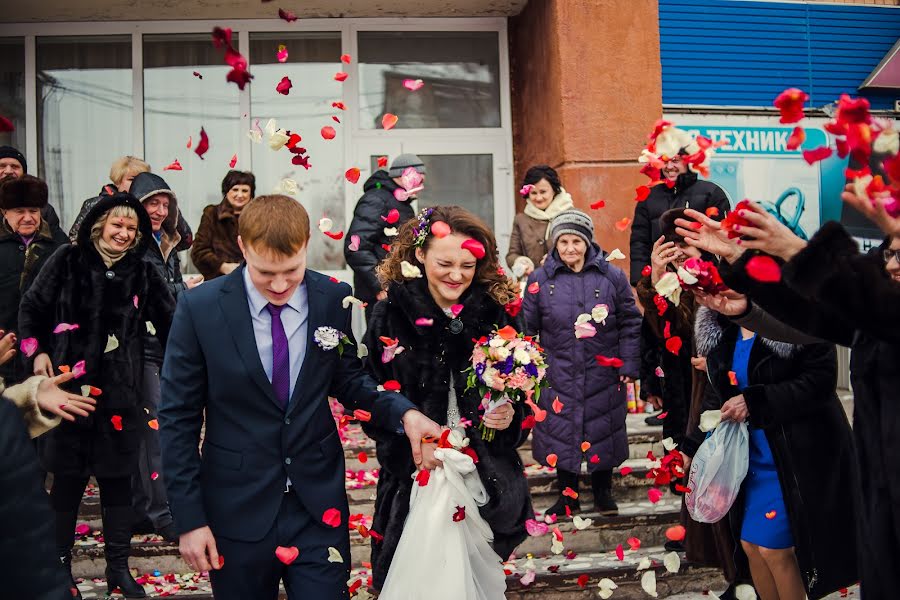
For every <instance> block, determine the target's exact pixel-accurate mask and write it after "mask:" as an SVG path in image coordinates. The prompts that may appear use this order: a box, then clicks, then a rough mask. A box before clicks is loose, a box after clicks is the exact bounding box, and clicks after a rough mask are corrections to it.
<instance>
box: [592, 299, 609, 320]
mask: <svg viewBox="0 0 900 600" xmlns="http://www.w3.org/2000/svg"><path fill="white" fill-rule="evenodd" d="M608 316H609V306H607V305H606V304H597V305H596V306H594V308H592V309H591V318H592V319H593V320H594V321H595V322H596V323H600V324H601V325H605V324H606V317H608Z"/></svg>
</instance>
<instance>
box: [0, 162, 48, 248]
mask: <svg viewBox="0 0 900 600" xmlns="http://www.w3.org/2000/svg"><path fill="white" fill-rule="evenodd" d="M27 172H28V162H27V161H26V160H25V155H24V154H22V153H21V152H19V151H18V150H17V149H15V148H13V147H12V146H0V183H2V182H4V181H8V180H10V179H18V178H19V177H21V176H22V175H24V174H25V173H27ZM41 218H42V219H43V220H44V221H45V222H46V223H47V224H48V225H50V229H51V230H52V231H53V233H54V234H56V232H57V231H61V229H60V226H59V216H57V214H56V211H55V210H54V209H53V205H51V204H50V203H49V202H45V203H44V208H42V209H41Z"/></svg>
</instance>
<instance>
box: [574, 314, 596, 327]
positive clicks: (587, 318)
mask: <svg viewBox="0 0 900 600" xmlns="http://www.w3.org/2000/svg"><path fill="white" fill-rule="evenodd" d="M592 318H593V317H592V316H591V315H589V314H587V313H581V314H580V315H578V318H576V319H575V325H576V326H578V325H581V324H582V323H587V322H588V321H590V320H591V319H592Z"/></svg>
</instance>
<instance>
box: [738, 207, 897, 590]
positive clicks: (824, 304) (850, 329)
mask: <svg viewBox="0 0 900 600" xmlns="http://www.w3.org/2000/svg"><path fill="white" fill-rule="evenodd" d="M750 258H751V253H750V252H747V253H745V254H744V256H742V257H741V259H740V260H738V261H737V262H736V263H735V264H734V265H731V266H730V267H729V266H723V268H722V269H720V273H721V274H722V277H723V279H725V282H726V283H727V284H728V285H729V286H730V287H732V288H733V289H736V290H738V291H741V292H744V293H747V294H748V295H749V296H750V297H751V299H752V300H753V302H754V303H756V304H758V305H760V306H761V307H762V308H763V309H765V310H766V311H767V312H769V313H771V314H772V315H773V316H774V317H776V318H778V319H779V320H781V321H783V322H785V323H787V324H789V325H791V326H792V327H795V328H796V329H799V330H800V331H802V332H804V333H807V334H810V335H814V336H816V337H819V338H822V339H826V340H829V341H832V342H834V343H837V344H840V345H843V346H850V347H851V354H850V382H851V385H852V386H853V434H854V437H855V440H856V451H857V455H858V461H857V462H858V467H859V472H860V487H859V489H860V494H859V498H858V502H859V506H858V508H857V515H858V516H859V520H858V522H859V526H860V531H859V536H858V537H859V540H860V541H861V542H864V543H860V545H859V550H860V553H859V570H860V579H861V582H862V589H863V593H864V594H865V597H866V599H867V600H888V599H892V598H895V597H896V593H897V592H896V585H897V580H898V577H900V575H898V574H900V478H898V477H896V476H895V474H896V473H898V472H900V405H898V403H897V390H900V369H898V368H897V365H900V327H898V326H897V323H900V312H898V310H900V309H898V307H900V285H898V284H897V283H896V282H894V281H891V280H890V279H889V278H888V276H887V274H886V272H885V270H884V261H883V260H882V258H881V257H880V256H878V255H877V253H872V254H869V255H862V254H859V248H858V246H857V244H856V242H855V241H853V239H852V238H851V237H850V235H849V234H848V233H847V232H846V230H844V228H843V227H841V225H839V224H837V223H833V222H829V223H826V224H825V225H824V226H823V227H822V228H821V229H820V230H819V231H818V232H817V233H816V234H815V235H814V236H813V237H812V239H811V240H810V242H809V245H808V246H807V247H806V248H805V249H804V250H802V251H801V252H799V253H798V254H797V255H796V256H795V257H794V258H793V259H791V260H790V261H789V262H788V263H787V264H785V265H784V267H783V269H782V281H780V282H778V283H771V284H765V283H760V282H758V281H756V280H753V279H751V278H750V277H748V276H747V274H746V271H745V266H746V262H747V260H749V259H750ZM844 493H846V489H845V490H844Z"/></svg>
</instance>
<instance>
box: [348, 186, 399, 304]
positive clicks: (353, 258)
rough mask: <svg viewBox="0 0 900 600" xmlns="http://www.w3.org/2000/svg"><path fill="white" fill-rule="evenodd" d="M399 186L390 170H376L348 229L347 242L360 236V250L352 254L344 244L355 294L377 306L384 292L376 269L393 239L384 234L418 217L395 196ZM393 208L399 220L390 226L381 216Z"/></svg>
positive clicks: (385, 215)
mask: <svg viewBox="0 0 900 600" xmlns="http://www.w3.org/2000/svg"><path fill="white" fill-rule="evenodd" d="M399 187H400V186H398V185H397V184H396V183H395V182H394V180H393V179H392V178H391V177H390V176H389V175H388V173H387V171H385V170H379V171H375V173H373V174H372V176H371V177H369V179H367V180H366V183H365V184H364V185H363V190H364V192H365V193H364V194H363V195H362V197H361V198H360V199H359V202H357V203H356V209H354V211H353V220H352V221H351V222H350V228H349V229H348V230H347V235H346V239H347V240H349V239H350V238H351V237H352V236H354V235H358V236H359V250H356V251H353V250H350V249H349V248H348V247H347V245H346V244H345V245H344V258H345V259H346V260H347V265H348V266H349V267H350V268H351V269H353V294H354V295H355V296H356V297H357V298H359V299H360V300H362V301H363V302H368V303H369V304H370V305H374V303H375V297H376V296H377V295H378V292H380V291H381V284H380V283H379V282H378V277H376V276H375V267H377V266H378V263H380V262H381V261H382V260H384V257H385V256H387V254H388V250H387V247H389V246H390V244H391V240H392V238H389V237H388V236H386V235H384V228H385V227H399V226H400V225H401V224H402V223H404V222H406V221H408V220H410V219H412V218H413V217H415V216H416V215H415V212H414V211H413V209H412V206H410V204H409V202H400V201H399V200H397V199H396V198H395V197H394V190H396V189H397V188H399ZM391 209H397V211H398V212H399V213H400V220H398V221H397V222H396V223H395V224H393V225H388V224H387V223H386V222H385V220H384V219H383V218H382V217H387V215H388V213H389V212H390V211H391ZM348 244H349V242H348Z"/></svg>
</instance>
